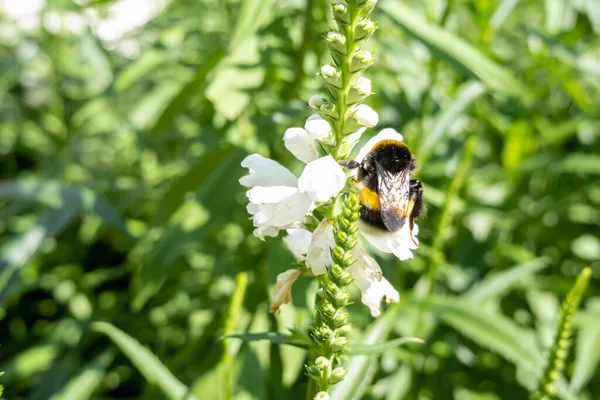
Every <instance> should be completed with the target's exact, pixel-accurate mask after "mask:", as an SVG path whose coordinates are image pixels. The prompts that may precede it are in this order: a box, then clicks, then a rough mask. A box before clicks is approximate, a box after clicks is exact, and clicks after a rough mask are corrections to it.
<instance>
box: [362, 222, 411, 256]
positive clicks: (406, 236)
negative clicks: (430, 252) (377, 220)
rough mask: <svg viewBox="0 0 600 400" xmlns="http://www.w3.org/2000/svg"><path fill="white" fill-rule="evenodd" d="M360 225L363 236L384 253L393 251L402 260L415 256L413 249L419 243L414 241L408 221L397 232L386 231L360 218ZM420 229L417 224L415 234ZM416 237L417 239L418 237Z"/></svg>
mask: <svg viewBox="0 0 600 400" xmlns="http://www.w3.org/2000/svg"><path fill="white" fill-rule="evenodd" d="M358 227H359V230H360V232H361V233H362V235H363V237H364V238H365V239H367V241H368V242H369V244H371V246H373V247H375V248H376V249H377V250H379V251H382V252H384V253H393V254H394V255H395V256H396V257H398V258H399V259H400V260H408V259H411V258H413V254H412V251H411V250H415V249H416V248H417V244H418V241H417V243H415V242H414V241H413V238H412V237H411V234H410V228H409V226H408V223H406V224H404V225H403V226H402V228H400V229H399V230H398V231H396V232H389V231H384V230H383V229H378V228H375V227H372V226H370V225H368V224H365V223H364V222H362V221H360V220H359V221H358ZM418 229H419V228H418V226H417V225H416V224H415V226H414V228H413V234H414V236H416V234H417V232H418ZM414 239H415V241H416V237H414Z"/></svg>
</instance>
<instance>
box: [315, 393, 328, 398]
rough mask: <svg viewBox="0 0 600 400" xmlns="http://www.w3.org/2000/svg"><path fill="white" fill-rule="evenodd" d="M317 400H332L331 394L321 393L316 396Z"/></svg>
mask: <svg viewBox="0 0 600 400" xmlns="http://www.w3.org/2000/svg"><path fill="white" fill-rule="evenodd" d="M315 400H331V397H329V394H327V392H319V393H317V395H316V396H315Z"/></svg>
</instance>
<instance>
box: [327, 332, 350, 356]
mask: <svg viewBox="0 0 600 400" xmlns="http://www.w3.org/2000/svg"><path fill="white" fill-rule="evenodd" d="M346 346H348V338H345V337H343V336H340V337H336V338H335V339H333V340H332V341H331V351H333V352H334V353H339V352H340V351H344V350H345V349H346Z"/></svg>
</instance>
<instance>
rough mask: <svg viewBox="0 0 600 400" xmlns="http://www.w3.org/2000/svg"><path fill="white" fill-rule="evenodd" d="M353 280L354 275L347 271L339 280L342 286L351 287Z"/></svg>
mask: <svg viewBox="0 0 600 400" xmlns="http://www.w3.org/2000/svg"><path fill="white" fill-rule="evenodd" d="M353 280H354V278H353V277H352V274H351V273H349V272H347V271H344V272H342V273H341V274H340V276H339V278H338V283H339V285H340V286H346V285H349V284H350V283H351V282H352V281H353Z"/></svg>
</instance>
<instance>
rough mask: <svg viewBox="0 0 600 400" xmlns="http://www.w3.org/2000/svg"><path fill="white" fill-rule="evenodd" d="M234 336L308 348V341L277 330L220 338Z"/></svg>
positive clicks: (225, 337) (227, 336)
mask: <svg viewBox="0 0 600 400" xmlns="http://www.w3.org/2000/svg"><path fill="white" fill-rule="evenodd" d="M227 338H234V339H241V340H244V341H257V340H268V341H269V342H271V343H278V344H287V345H290V346H294V347H299V348H301V349H308V343H306V342H302V341H299V340H298V339H299V338H295V337H294V336H292V335H286V334H283V333H277V332H264V333H243V334H233V335H225V336H221V337H220V338H219V340H223V339H227Z"/></svg>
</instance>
